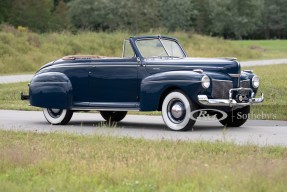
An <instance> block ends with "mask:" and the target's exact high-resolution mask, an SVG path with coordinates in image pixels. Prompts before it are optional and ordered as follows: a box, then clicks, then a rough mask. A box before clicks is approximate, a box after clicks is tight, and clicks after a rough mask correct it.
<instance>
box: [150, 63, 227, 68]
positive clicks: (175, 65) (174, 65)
mask: <svg viewBox="0 0 287 192" xmlns="http://www.w3.org/2000/svg"><path fill="white" fill-rule="evenodd" d="M146 66H147V67H175V68H178V67H183V68H202V67H203V66H202V65H201V66H199V65H198V66H186V65H178V64H173V65H153V64H148V63H147V64H146ZM206 68H212V69H224V67H212V66H206Z"/></svg>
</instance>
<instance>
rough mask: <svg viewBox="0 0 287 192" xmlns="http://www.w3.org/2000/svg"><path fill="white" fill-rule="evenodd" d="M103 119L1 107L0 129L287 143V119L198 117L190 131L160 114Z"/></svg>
mask: <svg viewBox="0 0 287 192" xmlns="http://www.w3.org/2000/svg"><path fill="white" fill-rule="evenodd" d="M104 123H105V122H104V121H103V119H102V117H101V116H100V114H98V113H75V114H74V116H73V118H72V120H71V122H70V123H69V124H68V125H66V126H55V125H50V124H48V123H47V122H46V120H45V118H44V116H43V114H42V112H39V111H38V112H36V111H11V110H0V129H3V130H17V131H34V132H39V133H42V132H45V133H47V132H68V133H73V134H83V135H86V134H88V135H90V134H97V135H110V136H128V137H133V138H145V139H166V140H189V141H198V140H204V141H217V140H220V141H231V142H235V143H237V144H256V145H260V146H266V145H280V146H287V121H266V120H249V121H247V123H246V124H245V125H244V126H242V127H240V128H228V129H224V127H223V126H222V125H221V124H220V123H219V122H217V121H212V122H206V121H198V122H197V123H196V124H195V126H194V128H193V130H191V131H188V132H174V131H169V130H167V128H166V127H165V125H164V123H163V120H162V118H161V116H146V115H127V116H126V118H125V119H124V120H123V121H122V122H120V123H118V124H117V126H116V127H103V124H104Z"/></svg>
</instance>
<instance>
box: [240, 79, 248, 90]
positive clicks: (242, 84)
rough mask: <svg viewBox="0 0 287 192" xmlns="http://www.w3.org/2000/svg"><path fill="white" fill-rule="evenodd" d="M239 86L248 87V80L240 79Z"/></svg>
mask: <svg viewBox="0 0 287 192" xmlns="http://www.w3.org/2000/svg"><path fill="white" fill-rule="evenodd" d="M240 87H243V88H250V80H244V81H240Z"/></svg>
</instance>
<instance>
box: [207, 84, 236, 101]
mask: <svg viewBox="0 0 287 192" xmlns="http://www.w3.org/2000/svg"><path fill="white" fill-rule="evenodd" d="M232 88H233V83H232V81H218V80H212V93H211V96H212V97H213V98H214V99H228V98H229V90H230V89H232Z"/></svg>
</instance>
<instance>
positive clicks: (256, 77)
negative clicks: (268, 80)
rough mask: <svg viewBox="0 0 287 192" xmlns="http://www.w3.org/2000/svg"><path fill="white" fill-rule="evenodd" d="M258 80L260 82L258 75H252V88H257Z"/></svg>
mask: <svg viewBox="0 0 287 192" xmlns="http://www.w3.org/2000/svg"><path fill="white" fill-rule="evenodd" d="M259 82H260V81H259V77H258V76H256V75H254V76H253V77H252V86H253V88H255V89H257V88H258V87H259V84H260V83H259Z"/></svg>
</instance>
